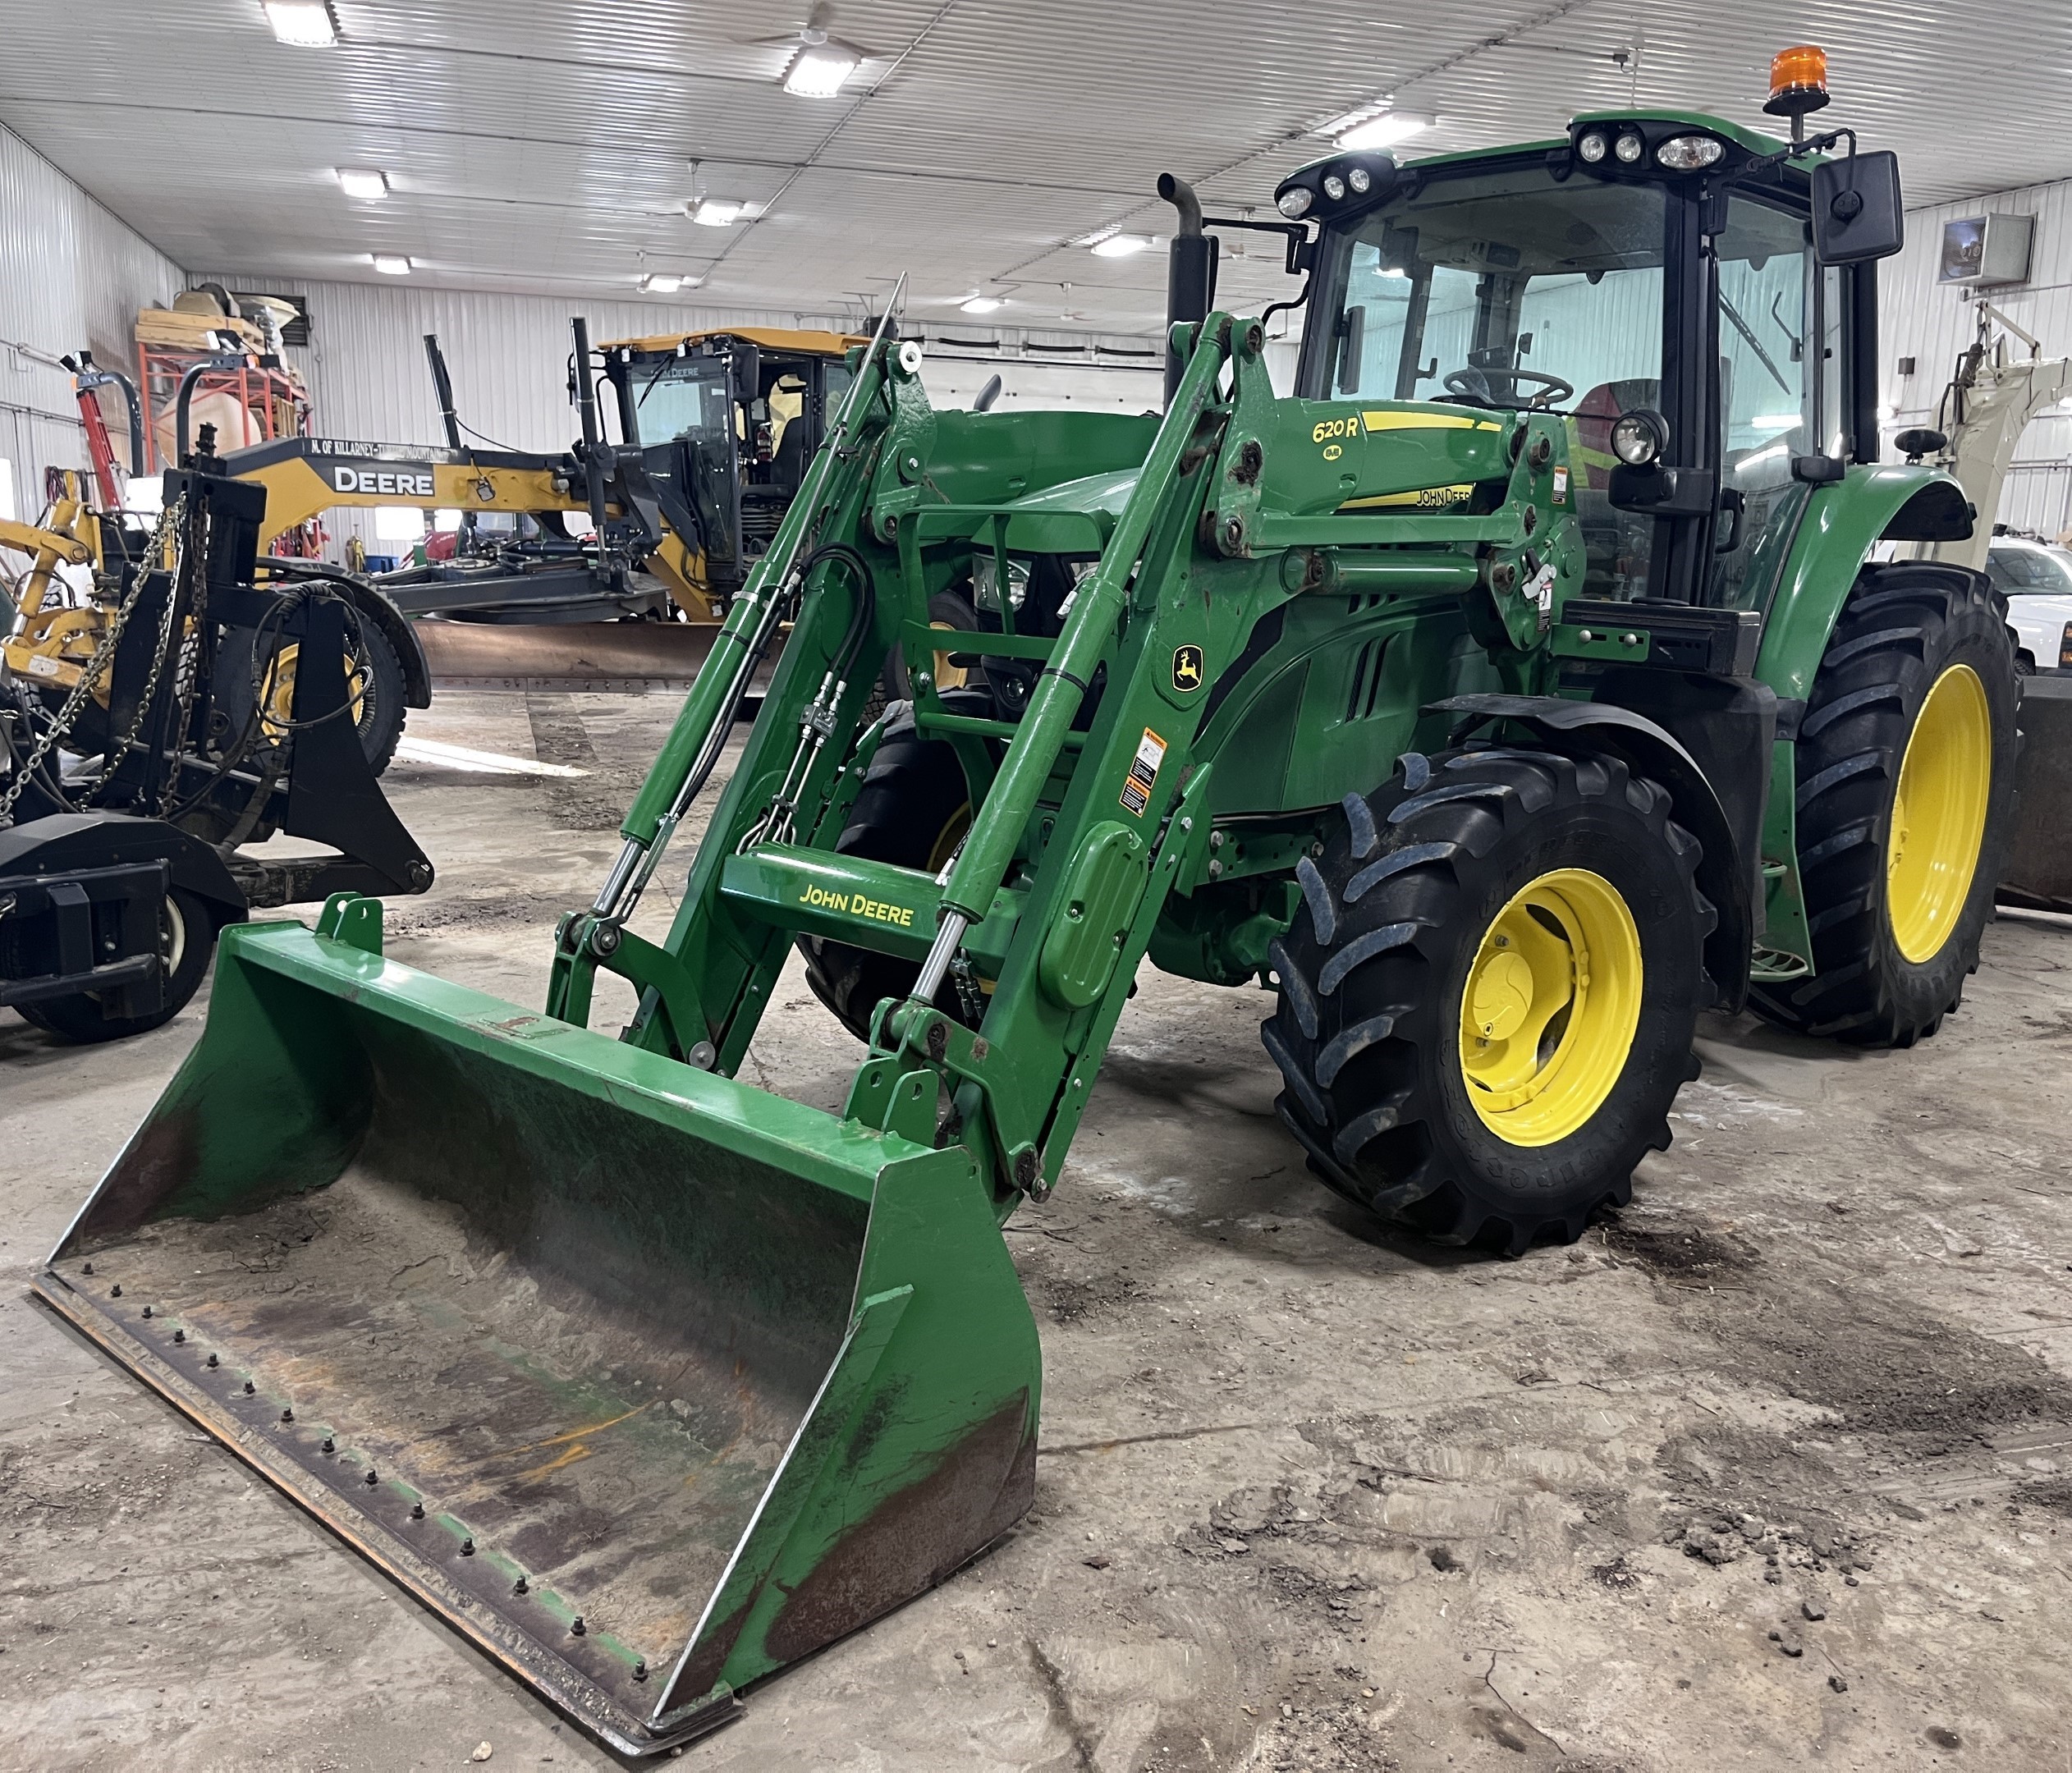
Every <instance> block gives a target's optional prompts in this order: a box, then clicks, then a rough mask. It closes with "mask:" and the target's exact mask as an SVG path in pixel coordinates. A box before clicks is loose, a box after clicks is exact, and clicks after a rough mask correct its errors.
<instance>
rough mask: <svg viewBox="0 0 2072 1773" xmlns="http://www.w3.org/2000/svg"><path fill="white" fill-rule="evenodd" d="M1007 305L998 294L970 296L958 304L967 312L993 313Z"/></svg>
mask: <svg viewBox="0 0 2072 1773" xmlns="http://www.w3.org/2000/svg"><path fill="white" fill-rule="evenodd" d="M957 306H958V307H959V308H960V309H962V310H963V311H964V312H965V314H992V313H993V312H994V311H995V310H996V309H1000V308H1004V307H1005V306H1006V303H1005V302H1004V301H1003V300H1002V299H1001V298H1000V297H999V296H966V297H965V299H964V300H962V301H960V302H959V303H958V304H957Z"/></svg>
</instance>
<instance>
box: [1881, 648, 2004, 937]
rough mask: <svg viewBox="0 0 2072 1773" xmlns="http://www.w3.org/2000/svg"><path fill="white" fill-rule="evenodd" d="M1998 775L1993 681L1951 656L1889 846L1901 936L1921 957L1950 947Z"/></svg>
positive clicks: (1892, 903)
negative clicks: (1990, 694)
mask: <svg viewBox="0 0 2072 1773" xmlns="http://www.w3.org/2000/svg"><path fill="white" fill-rule="evenodd" d="M1992 784H1993V728H1992V713H1991V711H1990V710H1988V708H1987V706H1986V687H1985V685H1983V684H1982V683H1981V682H1980V681H1979V680H1978V673H1977V672H1976V671H1973V669H1972V668H1971V667H1969V665H1952V666H1951V667H1950V668H1949V669H1948V670H1947V671H1944V672H1943V674H1942V675H1941V676H1940V677H1938V678H1937V679H1936V680H1935V685H1934V687H1933V688H1932V689H1931V690H1929V691H1928V700H1927V701H1925V702H1923V703H1922V704H1921V712H1920V713H1919V715H1918V716H1917V717H1915V720H1914V731H1913V733H1912V734H1911V735H1909V738H1908V740H1907V742H1906V754H1905V757H1904V758H1901V759H1900V786H1899V788H1898V790H1896V792H1895V793H1894V795H1893V797H1892V834H1891V837H1890V838H1889V839H1888V840H1887V842H1886V852H1885V902H1886V907H1887V908H1888V909H1889V911H1890V913H1891V919H1892V939H1893V941H1896V943H1898V944H1899V949H1900V953H1901V954H1903V955H1905V956H1906V958H1907V959H1908V960H1911V961H1912V962H1914V964H1915V965H1916V966H1918V965H1920V964H1922V963H1923V961H1927V960H1933V959H1934V958H1935V956H1936V955H1937V954H1939V953H1940V952H1941V950H1942V945H1943V944H1944V943H1945V942H1946V941H1949V940H1950V934H1951V931H1953V930H1954V929H1955V928H1956V927H1957V920H1958V919H1959V918H1960V916H1962V914H1963V913H1964V900H1966V899H1968V898H1969V896H1971V877H1972V874H1973V871H1974V870H1975V869H1976V868H1977V867H1978V845H1979V841H1980V839H1981V838H1983V836H1984V835H1985V831H1986V801H1987V796H1988V795H1990V793H1991V792H1992Z"/></svg>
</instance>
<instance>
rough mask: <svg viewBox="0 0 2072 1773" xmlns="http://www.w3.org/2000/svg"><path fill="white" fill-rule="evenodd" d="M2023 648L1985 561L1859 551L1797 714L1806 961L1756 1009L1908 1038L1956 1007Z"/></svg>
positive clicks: (1992, 869)
mask: <svg viewBox="0 0 2072 1773" xmlns="http://www.w3.org/2000/svg"><path fill="white" fill-rule="evenodd" d="M1797 762H1798V772H1797V773H1798V805H1797V809H1796V811H1797V815H1798V840H1799V877H1800V881H1801V884H1802V886H1803V888H1804V894H1805V903H1806V921H1807V925H1808V931H1809V932H1810V934H1811V936H1812V938H1813V976H1812V977H1811V978H1806V979H1803V980H1800V981H1798V982H1795V983H1782V984H1766V985H1758V986H1757V987H1755V988H1754V989H1753V990H1752V991H1751V992H1749V1007H1750V1008H1751V1009H1753V1010H1755V1011H1756V1012H1757V1013H1758V1015H1763V1016H1764V1017H1766V1018H1767V1019H1769V1020H1771V1021H1772V1022H1775V1023H1777V1024H1780V1025H1781V1026H1783V1027H1785V1028H1788V1029H1795V1030H1796V1031H1798V1032H1799V1033H1804V1034H1812V1035H1820V1036H1827V1037H1831V1038H1834V1039H1836V1040H1840V1041H1843V1042H1848V1043H1849V1044H1850V1045H1852V1046H1858V1047H1911V1046H1912V1045H1913V1044H1914V1042H1916V1041H1917V1040H1919V1039H1921V1038H1923V1037H1924V1036H1927V1035H1930V1034H1932V1033H1935V1032H1936V1030H1937V1028H1938V1027H1939V1026H1940V1025H1941V1021H1942V1019H1943V1017H1944V1016H1946V1015H1948V1014H1949V1013H1950V1012H1951V1010H1955V1008H1956V1007H1957V1005H1958V1002H1959V1001H1960V999H1961V997H1962V996H1963V993H1964V980H1965V978H1967V977H1969V975H1970V974H1973V973H1975V972H1977V971H1978V942H1979V937H1980V936H1981V935H1982V934H1983V932H1984V929H1985V927H1986V923H1987V919H1989V918H1991V917H1992V909H1993V888H1994V886H1995V884H1996V882H1998V881H1999V879H2000V876H2001V866H2002V864H2004V863H2005V861H2006V855H2007V846H2008V843H2009V841H2010V837H2011V836H2012V824H2013V813H2014V798H2015V792H2014V782H2015V657H2014V643H2013V640H2012V639H2011V638H2010V635H2009V634H2008V630H2007V602H2006V598H2004V597H2002V596H2001V593H1999V592H1997V591H1996V590H1995V589H1993V587H1992V583H1991V581H1989V580H1987V577H1986V576H1985V575H1984V574H1983V573H1975V572H1971V571H1969V570H1966V569H1964V568H1963V567H1959V566H1944V565H1941V564H1940V563H1938V562H1934V561H1896V562H1893V563H1891V564H1890V565H1886V566H1869V567H1866V568H1865V569H1864V570H1863V576H1862V577H1861V578H1860V579H1859V580H1858V581H1857V583H1856V587H1855V589H1854V590H1853V591H1852V592H1851V593H1850V598H1849V601H1848V602H1847V603H1846V604H1845V605H1844V606H1843V608H1842V613H1841V617H1840V619H1839V620H1838V621H1836V624H1835V631H1834V633H1833V634H1832V635H1831V636H1830V637H1829V639H1828V642H1827V653H1826V656H1825V657H1823V658H1822V661H1821V665H1820V671H1819V674H1818V676H1816V677H1815V678H1814V680H1813V694H1812V695H1811V696H1810V697H1809V698H1808V701H1807V704H1806V712H1805V713H1804V716H1803V717H1801V718H1800V721H1799V737H1798V758H1797Z"/></svg>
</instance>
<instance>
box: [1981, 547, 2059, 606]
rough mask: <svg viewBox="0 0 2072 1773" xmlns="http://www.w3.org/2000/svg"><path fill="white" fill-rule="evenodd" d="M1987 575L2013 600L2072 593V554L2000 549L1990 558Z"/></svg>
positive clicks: (2040, 549) (1991, 554)
mask: <svg viewBox="0 0 2072 1773" xmlns="http://www.w3.org/2000/svg"><path fill="white" fill-rule="evenodd" d="M1986 576H1987V578H1988V579H1990V580H1992V582H1993V583H1994V584H1996V585H1997V586H1999V587H2000V589H2001V590H2002V591H2004V592H2005V593H2006V594H2007V595H2008V596H2009V597H2024V596H2033V595H2035V594H2037V593H2056V594H2059V595H2063V594H2064V593H2067V592H2072V555H2067V554H2065V553H2063V552H2061V551H2060V550H2058V549H2056V548H2042V547H1996V548H1995V549H1994V550H1993V551H1992V552H1991V553H1990V554H1988V555H1987V557H1986Z"/></svg>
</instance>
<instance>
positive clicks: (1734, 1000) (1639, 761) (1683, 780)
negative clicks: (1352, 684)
mask: <svg viewBox="0 0 2072 1773" xmlns="http://www.w3.org/2000/svg"><path fill="white" fill-rule="evenodd" d="M1664 675H1665V676H1666V675H1667V674H1666V673H1665V674H1664ZM1426 712H1438V713H1445V714H1453V715H1456V716H1465V717H1467V718H1466V720H1465V722H1460V723H1458V724H1456V725H1455V729H1454V731H1455V735H1456V737H1455V742H1456V743H1457V742H1458V739H1459V737H1460V736H1462V735H1463V734H1462V727H1463V726H1466V727H1469V728H1472V727H1474V726H1476V725H1477V724H1478V723H1479V722H1478V718H1477V717H1479V718H1480V720H1501V721H1510V722H1515V723H1516V724H1517V725H1519V726H1523V727H1524V728H1525V729H1526V730H1527V731H1529V732H1530V733H1531V734H1532V735H1533V737H1534V738H1536V739H1538V740H1539V741H1540V743H1541V744H1543V745H1545V746H1546V747H1547V749H1549V750H1551V751H1559V752H1563V753H1565V754H1574V753H1575V751H1577V750H1579V749H1582V750H1591V751H1599V752H1603V753H1606V754H1609V755H1611V756H1612V757H1616V758H1620V759H1621V760H1622V761H1623V762H1624V763H1625V765H1626V767H1628V768H1629V769H1630V770H1632V771H1633V772H1634V773H1635V774H1636V775H1641V776H1646V777H1649V778H1651V779H1652V780H1653V781H1657V782H1660V783H1661V784H1662V786H1663V787H1664V788H1666V789H1667V790H1669V795H1670V799H1671V802H1672V804H1674V805H1675V810H1676V822H1677V823H1678V824H1680V825H1681V826H1683V827H1685V830H1687V831H1689V832H1690V833H1691V835H1692V836H1694V837H1696V838H1697V839H1698V891H1700V892H1702V893H1703V894H1704V895H1705V896H1706V898H1707V899H1708V900H1710V901H1711V903H1712V909H1714V911H1715V912H1717V914H1718V918H1717V922H1716V923H1714V924H1713V926H1712V929H1711V930H1710V931H1709V932H1708V933H1707V935H1706V937H1705V970H1706V971H1707V973H1708V974H1711V975H1712V984H1713V987H1714V992H1715V996H1714V998H1713V1001H1712V1003H1711V1004H1709V1005H1703V1006H1700V1007H1701V1008H1707V1009H1717V1010H1720V1011H1721V1012H1722V1013H1723V1014H1726V1015H1734V1014H1735V1013H1736V1012H1737V1011H1739V1010H1740V1007H1741V1005H1742V1003H1743V1001H1744V1000H1745V999H1746V997H1747V996H1748V989H1749V956H1750V954H1751V952H1752V951H1753V946H1754V937H1755V906H1754V896H1753V882H1754V880H1755V877H1756V876H1755V869H1754V867H1753V860H1754V854H1753V852H1754V847H1755V831H1754V829H1750V830H1749V831H1748V832H1737V831H1736V829H1735V819H1734V818H1732V817H1731V816H1730V814H1729V813H1728V811H1727V808H1726V803H1725V800H1724V799H1723V797H1722V796H1721V794H1720V792H1719V790H1717V787H1716V786H1714V784H1713V783H1712V781H1711V780H1710V779H1709V778H1708V777H1707V775H1706V773H1705V770H1704V767H1703V765H1701V764H1700V763H1698V759H1697V758H1694V756H1692V754H1690V752H1689V751H1688V750H1687V749H1685V746H1684V744H1683V742H1682V741H1681V740H1679V739H1678V738H1677V737H1676V735H1675V734H1674V733H1672V732H1671V731H1669V730H1668V729H1667V728H1666V727H1665V726H1661V725H1660V724H1658V723H1657V722H1654V721H1652V720H1650V719H1648V717H1647V716H1646V715H1644V714H1642V713H1639V712H1637V711H1635V710H1634V709H1632V708H1621V707H1620V706H1619V705H1618V704H1616V703H1602V702H1570V701H1569V700H1567V699H1565V698H1563V697H1561V696H1528V695H1461V696H1453V697H1450V698H1449V699H1446V701H1444V702H1437V703H1433V704H1432V706H1431V707H1430V708H1428V709H1427V710H1426ZM1753 816H1754V820H1755V822H1756V824H1757V826H1758V827H1759V823H1760V821H1761V818H1762V801H1761V799H1760V798H1759V797H1758V798H1757V799H1755V800H1754V802H1753ZM1743 822H1744V824H1745V823H1747V822H1748V820H1747V819H1746V818H1745V816H1744V820H1743Z"/></svg>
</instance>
